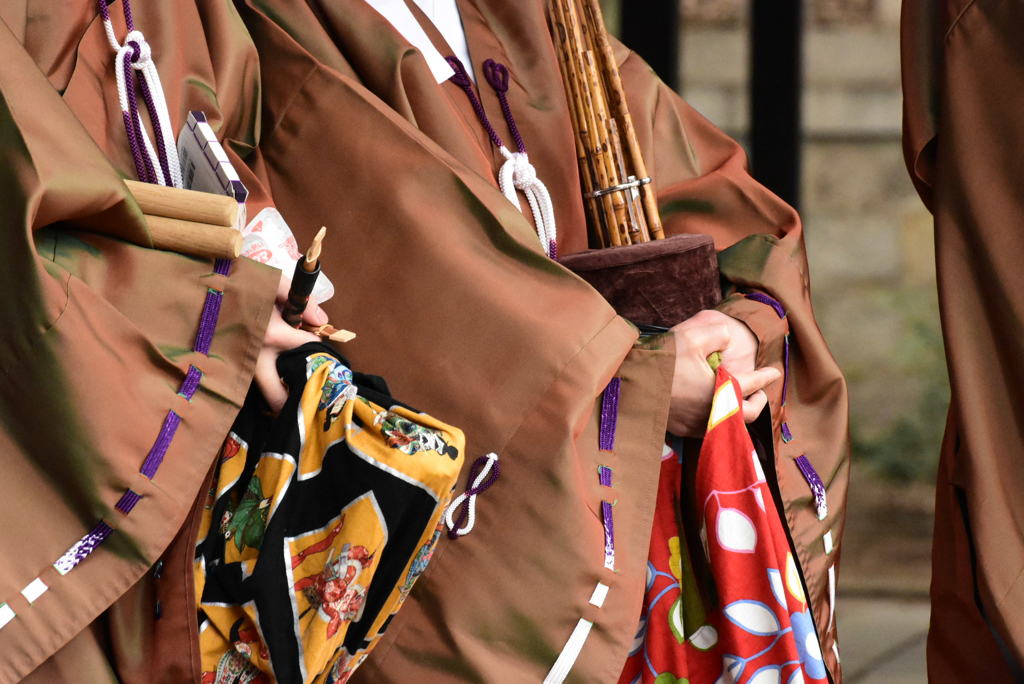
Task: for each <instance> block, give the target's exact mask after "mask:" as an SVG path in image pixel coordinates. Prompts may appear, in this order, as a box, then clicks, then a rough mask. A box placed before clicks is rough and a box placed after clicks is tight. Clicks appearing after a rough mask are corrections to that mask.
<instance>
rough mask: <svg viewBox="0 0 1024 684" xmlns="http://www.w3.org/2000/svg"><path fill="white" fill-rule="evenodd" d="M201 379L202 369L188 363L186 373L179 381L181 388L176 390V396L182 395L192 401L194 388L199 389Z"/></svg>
mask: <svg viewBox="0 0 1024 684" xmlns="http://www.w3.org/2000/svg"><path fill="white" fill-rule="evenodd" d="M202 381H203V371H201V370H199V369H198V368H196V367H195V366H191V365H190V366H189V367H188V373H186V374H185V379H184V380H182V382H181V389H179V390H178V396H181V397H184V398H185V399H187V400H188V401H192V397H194V396H195V393H196V390H197V389H199V383H200V382H202Z"/></svg>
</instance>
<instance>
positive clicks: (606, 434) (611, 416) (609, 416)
mask: <svg viewBox="0 0 1024 684" xmlns="http://www.w3.org/2000/svg"><path fill="white" fill-rule="evenodd" d="M621 390H622V378H612V381H611V382H609V383H608V386H607V387H605V388H604V393H603V394H602V395H601V427H600V434H599V436H598V448H599V449H600V450H601V451H611V450H613V449H614V448H615V426H616V423H617V422H618V419H619V394H620V393H621Z"/></svg>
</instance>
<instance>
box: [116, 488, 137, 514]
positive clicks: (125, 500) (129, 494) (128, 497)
mask: <svg viewBox="0 0 1024 684" xmlns="http://www.w3.org/2000/svg"><path fill="white" fill-rule="evenodd" d="M141 499H142V495H141V494H138V493H137V492H133V491H132V490H130V489H126V490H124V494H122V495H121V498H120V499H118V501H117V503H116V504H114V508H116V509H117V510H119V511H121V512H122V513H124V514H125V515H128V514H129V513H131V512H132V509H133V508H135V504H137V503H139V501H140V500H141Z"/></svg>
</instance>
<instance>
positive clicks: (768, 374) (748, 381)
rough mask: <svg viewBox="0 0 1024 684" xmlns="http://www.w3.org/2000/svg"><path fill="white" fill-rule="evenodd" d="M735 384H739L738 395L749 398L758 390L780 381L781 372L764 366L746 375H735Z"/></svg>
mask: <svg viewBox="0 0 1024 684" xmlns="http://www.w3.org/2000/svg"><path fill="white" fill-rule="evenodd" d="M733 377H734V378H736V382H738V383H739V384H740V394H742V395H743V396H744V397H749V396H750V395H751V394H753V393H754V392H757V391H758V390H763V389H764V388H765V387H767V386H768V385H770V384H772V383H773V382H775V381H777V380H781V379H782V372H781V371H780V370H778V369H777V368H772V367H771V366H765V367H764V368H758V369H757V370H752V371H748V372H746V373H735V374H734V375H733Z"/></svg>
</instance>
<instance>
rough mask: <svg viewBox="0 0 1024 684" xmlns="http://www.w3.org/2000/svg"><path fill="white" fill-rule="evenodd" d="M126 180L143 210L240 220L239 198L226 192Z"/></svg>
mask: <svg viewBox="0 0 1024 684" xmlns="http://www.w3.org/2000/svg"><path fill="white" fill-rule="evenodd" d="M124 183H125V185H127V186H128V189H129V190H131V193H132V196H134V197H135V201H136V202H138V203H139V207H140V208H141V209H142V213H143V214H149V215H150V216H163V217H166V218H173V219H181V220H183V221H193V222H196V223H209V224H211V225H214V226H228V227H234V226H235V222H236V221H237V220H238V202H237V201H236V200H235V199H234V198H232V197H228V196H227V195H216V194H214V193H212V192H198V191H196V190H182V189H181V188H171V187H167V186H165V185H156V184H155V183H140V182H138V181H133V180H126V181H125V182H124Z"/></svg>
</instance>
